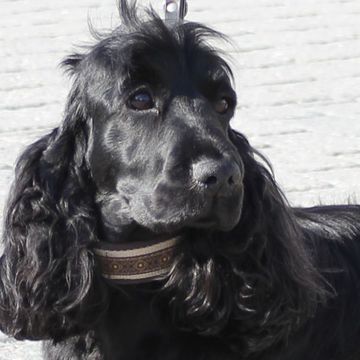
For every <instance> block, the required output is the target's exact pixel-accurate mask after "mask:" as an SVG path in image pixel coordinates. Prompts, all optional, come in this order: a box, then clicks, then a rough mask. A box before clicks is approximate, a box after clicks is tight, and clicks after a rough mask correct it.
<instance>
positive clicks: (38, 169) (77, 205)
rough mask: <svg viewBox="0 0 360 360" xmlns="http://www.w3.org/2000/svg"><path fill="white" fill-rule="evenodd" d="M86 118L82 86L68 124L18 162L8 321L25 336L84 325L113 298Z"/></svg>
mask: <svg viewBox="0 0 360 360" xmlns="http://www.w3.org/2000/svg"><path fill="white" fill-rule="evenodd" d="M85 120H86V118H85V115H84V112H83V110H82V104H81V100H79V94H78V92H77V90H76V89H74V90H73V92H72V94H71V96H70V98H69V102H68V106H67V111H66V118H65V121H64V123H63V125H62V127H61V128H57V129H55V130H54V131H53V132H51V133H50V134H49V135H46V136H44V137H43V138H41V139H40V140H39V141H37V142H36V143H34V144H32V145H31V146H29V147H28V148H27V150H26V151H25V152H24V153H23V154H22V156H21V157H20V159H19V161H18V163H17V166H16V175H15V176H16V177H15V182H14V184H13V187H12V190H11V195H10V198H9V201H8V204H7V208H6V213H5V223H4V234H3V245H4V253H3V256H2V258H1V264H0V276H1V278H0V329H1V330H2V331H4V332H5V333H7V334H9V335H12V336H14V337H16V338H18V339H24V338H28V339H44V338H53V339H61V338H62V337H63V336H65V335H69V334H70V335H71V334H74V333H78V332H79V331H81V330H83V327H86V326H87V325H88V324H89V323H91V322H93V321H95V320H96V319H95V316H98V315H99V311H98V310H97V308H96V307H97V306H98V305H100V304H102V305H103V301H105V299H104V298H103V296H105V292H104V291H101V292H100V291H99V289H98V286H101V282H100V281H99V282H98V281H97V280H96V272H95V270H94V266H95V265H94V259H93V255H92V252H91V250H90V244H91V243H92V242H94V241H97V239H96V233H97V229H96V227H97V226H96V214H95V207H94V205H93V194H94V189H93V188H92V184H91V179H90V177H89V174H88V172H87V166H86V161H85V153H86V147H87V132H86V130H85V129H86V127H85V126H86V121H85ZM100 294H101V295H100ZM100 297H101V298H100Z"/></svg>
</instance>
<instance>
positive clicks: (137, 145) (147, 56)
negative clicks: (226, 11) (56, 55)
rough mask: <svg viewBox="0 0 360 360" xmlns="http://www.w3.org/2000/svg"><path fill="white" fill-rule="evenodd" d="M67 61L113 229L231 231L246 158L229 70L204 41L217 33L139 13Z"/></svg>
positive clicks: (93, 167) (90, 159)
mask: <svg viewBox="0 0 360 360" xmlns="http://www.w3.org/2000/svg"><path fill="white" fill-rule="evenodd" d="M127 20H128V21H126V22H125V25H126V26H122V27H120V28H118V29H116V30H115V31H114V32H113V33H111V35H110V36H107V37H106V38H104V39H103V40H101V41H100V42H99V43H98V44H97V45H95V46H94V47H93V48H91V50H90V51H89V52H88V53H87V54H84V55H82V56H79V57H76V56H75V57H72V58H70V59H68V60H67V61H66V63H67V64H68V65H70V66H71V67H72V71H73V73H74V76H75V83H76V84H79V86H78V91H79V92H80V93H81V94H82V96H83V98H84V100H85V103H86V111H87V117H88V118H90V119H91V123H89V124H88V125H89V129H90V131H89V141H88V145H89V148H88V153H87V158H88V165H89V169H90V173H91V177H92V179H93V181H94V183H95V185H96V189H97V202H98V204H99V208H100V209H101V212H102V216H103V221H104V223H106V225H107V226H108V227H109V228H111V229H112V230H113V231H116V232H123V231H124V227H125V226H134V225H140V226H141V227H143V228H146V229H150V230H152V231H155V232H161V233H162V232H174V231H178V230H181V229H183V228H185V227H201V228H213V229H219V230H230V229H232V228H233V227H234V226H235V225H236V224H237V223H238V221H239V218H240V212H241V206H242V193H243V187H242V185H243V184H242V178H243V164H242V160H241V156H240V154H239V152H238V151H237V149H236V147H235V146H234V144H233V142H232V141H231V140H230V138H229V131H230V129H229V122H230V119H231V118H232V116H233V114H234V110H235V106H236V94H235V92H234V90H233V88H232V86H231V70H230V68H229V66H228V65H227V64H226V62H225V61H224V60H223V59H222V58H221V57H219V56H218V54H217V53H216V52H215V51H214V50H213V49H212V48H211V47H210V46H209V45H207V44H206V42H205V40H206V38H207V37H209V36H215V37H218V36H219V35H218V34H217V33H216V32H215V31H212V30H210V29H208V28H206V27H204V26H201V25H199V24H193V23H185V24H181V25H179V26H175V27H171V28H169V27H167V26H166V25H165V24H164V23H163V21H162V20H160V19H159V18H157V16H156V15H154V14H152V15H151V16H150V19H148V20H147V21H139V19H138V18H137V16H136V14H135V13H132V14H131V16H129V17H128V18H127Z"/></svg>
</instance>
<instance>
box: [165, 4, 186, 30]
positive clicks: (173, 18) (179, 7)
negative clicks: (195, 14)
mask: <svg viewBox="0 0 360 360" xmlns="http://www.w3.org/2000/svg"><path fill="white" fill-rule="evenodd" d="M187 10H188V6H187V1H186V0H165V22H166V23H167V24H169V25H175V24H176V23H179V22H180V23H181V22H183V21H184V18H185V16H186V14H187Z"/></svg>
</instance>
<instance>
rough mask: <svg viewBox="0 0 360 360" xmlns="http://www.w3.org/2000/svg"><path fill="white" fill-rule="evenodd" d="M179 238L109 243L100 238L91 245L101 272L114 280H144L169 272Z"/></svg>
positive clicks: (129, 281) (137, 281)
mask: <svg viewBox="0 0 360 360" xmlns="http://www.w3.org/2000/svg"><path fill="white" fill-rule="evenodd" d="M178 240H179V238H178V237H175V238H172V239H169V240H163V241H152V242H136V243H131V244H129V243H128V244H112V243H105V242H100V243H98V244H97V246H96V247H95V249H94V252H95V255H96V257H97V259H98V262H99V264H100V268H101V273H102V276H103V277H104V278H106V279H109V280H114V281H116V282H117V283H126V284H129V283H144V282H150V281H153V280H158V279H161V278H162V277H164V276H165V275H166V274H168V273H169V271H170V268H171V265H172V262H173V258H174V250H175V247H176V244H177V242H178Z"/></svg>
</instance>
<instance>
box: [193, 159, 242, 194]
mask: <svg viewBox="0 0 360 360" xmlns="http://www.w3.org/2000/svg"><path fill="white" fill-rule="evenodd" d="M193 179H194V180H195V182H197V183H198V184H200V185H202V186H203V187H204V188H205V189H206V190H207V191H208V192H211V193H215V192H218V191H228V190H231V189H233V188H234V187H236V186H239V185H240V184H241V181H242V176H241V172H240V168H239V166H238V165H237V164H236V163H235V162H234V161H231V160H212V159H211V160H209V159H206V160H201V161H199V162H197V163H195V164H194V165H193Z"/></svg>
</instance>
